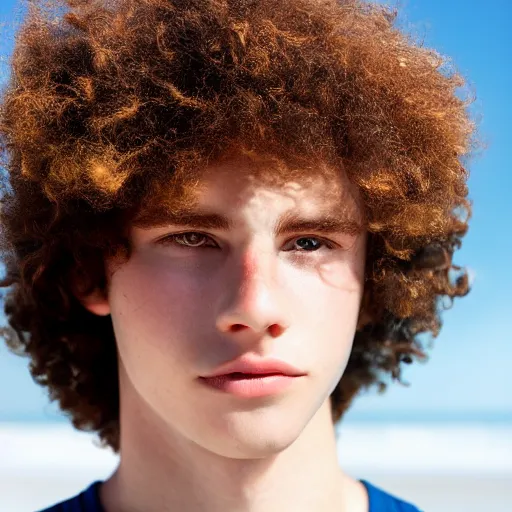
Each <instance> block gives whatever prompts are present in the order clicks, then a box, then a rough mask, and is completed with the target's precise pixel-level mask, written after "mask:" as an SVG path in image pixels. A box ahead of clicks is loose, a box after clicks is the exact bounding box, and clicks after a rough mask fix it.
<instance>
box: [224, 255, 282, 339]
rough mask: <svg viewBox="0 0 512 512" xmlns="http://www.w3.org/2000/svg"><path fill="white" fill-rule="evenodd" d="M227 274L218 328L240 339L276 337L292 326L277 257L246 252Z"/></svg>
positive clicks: (232, 264)
mask: <svg viewBox="0 0 512 512" xmlns="http://www.w3.org/2000/svg"><path fill="white" fill-rule="evenodd" d="M236 259H237V261H231V262H230V265H228V266H227V269H226V272H228V273H229V278H226V279H225V281H224V284H225V286H224V288H223V293H222V301H221V307H220V311H219V314H218V315H217V319H216V323H217V329H218V330H219V331H221V332H222V333H224V334H228V335H230V336H233V337H235V338H237V339H239V340H242V339H244V340H259V339H261V338H262V337H272V338H277V337H278V336H280V335H281V334H283V333H284V332H285V331H286V329H287V328H288V327H289V325H288V320H287V315H286V312H285V307H284V306H285V304H284V301H283V297H282V289H280V286H279V283H278V279H277V265H278V262H277V261H276V258H275V256H272V255H270V254H265V255H262V253H261V252H260V253H259V254H258V255H257V256H256V254H254V251H253V250H251V249H247V250H246V251H245V252H244V253H243V254H242V255H240V256H239V257H238V258H236Z"/></svg>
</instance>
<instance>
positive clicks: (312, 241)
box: [285, 236, 333, 252]
mask: <svg viewBox="0 0 512 512" xmlns="http://www.w3.org/2000/svg"><path fill="white" fill-rule="evenodd" d="M291 245H292V246H293V247H291V248H287V249H285V250H287V251H294V250H296V251H304V252H313V251H318V249H321V248H322V247H326V248H327V249H332V248H333V246H332V244H330V243H328V242H327V241H325V240H322V239H321V238H316V237H312V236H303V237H301V238H295V239H294V240H291Z"/></svg>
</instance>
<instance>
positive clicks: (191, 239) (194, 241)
mask: <svg viewBox="0 0 512 512" xmlns="http://www.w3.org/2000/svg"><path fill="white" fill-rule="evenodd" d="M201 241H202V238H201V235H198V234H197V233H187V234H186V235H185V242H186V243H187V244H189V245H198V244H199V243H201Z"/></svg>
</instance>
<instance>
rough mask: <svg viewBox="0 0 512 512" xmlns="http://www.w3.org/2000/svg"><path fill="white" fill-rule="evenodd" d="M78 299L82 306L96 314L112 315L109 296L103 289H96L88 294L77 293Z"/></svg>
mask: <svg viewBox="0 0 512 512" xmlns="http://www.w3.org/2000/svg"><path fill="white" fill-rule="evenodd" d="M77 299H78V300H79V301H80V303H81V304H82V306H83V307H84V308H85V309H87V311H89V312H91V313H93V314H94V315H98V316H108V315H110V304H109V302H108V298H107V297H106V296H105V293H104V292H102V291H101V290H94V291H93V292H91V293H89V294H87V295H82V296H79V295H77Z"/></svg>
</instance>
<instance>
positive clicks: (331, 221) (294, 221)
mask: <svg viewBox="0 0 512 512" xmlns="http://www.w3.org/2000/svg"><path fill="white" fill-rule="evenodd" d="M157 224H158V225H173V226H183V227H190V228H197V229H206V230H208V229H215V230H219V231H228V230H230V229H233V227H234V222H233V221H232V220H231V219H229V218H228V217H226V216H224V215H221V214H218V213H207V212H200V211H196V212H194V211H189V212H180V213H176V214H167V215H165V217H164V218H161V219H159V221H158V222H157ZM362 227H363V226H362V224H361V223H359V222H357V221H355V220H353V219H350V218H344V217H343V215H340V216H334V215H332V214H331V215H320V216H318V217H312V218H307V216H304V215H299V214H296V213H288V214H285V215H284V216H283V217H282V218H281V219H280V220H279V222H278V223H277V225H276V227H275V230H274V234H275V235H276V236H280V235H285V234H289V233H307V232H315V233H324V234H333V233H344V234H350V235H357V234H358V233H360V232H361V229H362Z"/></svg>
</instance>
